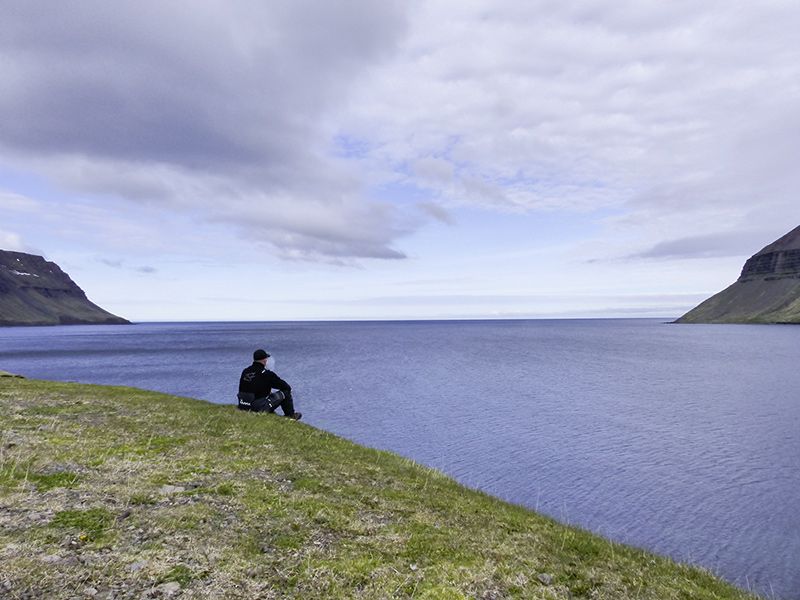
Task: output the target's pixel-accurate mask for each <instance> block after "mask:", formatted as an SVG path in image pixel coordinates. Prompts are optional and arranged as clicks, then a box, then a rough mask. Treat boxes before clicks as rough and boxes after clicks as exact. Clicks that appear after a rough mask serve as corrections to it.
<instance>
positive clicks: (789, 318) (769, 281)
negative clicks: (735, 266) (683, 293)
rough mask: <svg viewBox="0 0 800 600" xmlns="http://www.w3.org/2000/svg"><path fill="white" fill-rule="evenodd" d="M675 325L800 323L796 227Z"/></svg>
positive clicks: (799, 249)
mask: <svg viewBox="0 0 800 600" xmlns="http://www.w3.org/2000/svg"><path fill="white" fill-rule="evenodd" d="M677 322H678V323H800V227H796V228H795V229H793V230H792V231H790V232H789V233H787V234H786V235H785V236H783V237H781V238H780V239H778V240H776V241H775V242H773V243H772V244H770V245H769V246H767V247H765V248H764V249H762V250H761V251H760V252H758V253H756V254H754V255H753V256H752V257H750V259H748V261H747V262H746V263H745V265H744V268H743V269H742V274H741V276H740V277H739V279H738V280H737V281H736V282H735V283H734V284H733V285H731V286H730V287H728V288H726V289H724V290H723V291H721V292H720V293H718V294H716V295H714V296H712V297H711V298H709V299H708V300H706V301H705V302H703V303H701V304H700V305H699V306H697V307H696V308H694V309H692V310H691V311H689V312H688V313H686V314H685V315H683V316H682V317H681V318H680V319H678V321H677Z"/></svg>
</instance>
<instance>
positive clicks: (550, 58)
mask: <svg viewBox="0 0 800 600" xmlns="http://www.w3.org/2000/svg"><path fill="white" fill-rule="evenodd" d="M3 16H4V18H3V20H2V21H0V80H2V81H3V94H2V95H0V152H2V155H3V158H4V160H5V161H6V162H8V163H9V164H14V165H21V167H22V168H26V169H32V170H34V171H36V172H38V173H44V174H46V175H48V176H49V177H52V178H54V179H55V180H56V181H58V182H60V183H62V184H63V185H69V186H71V187H72V188H74V189H79V190H82V191H86V192H89V193H92V194H95V195H97V196H98V197H102V198H104V199H106V198H109V197H122V198H125V199H127V200H132V201H136V202H139V203H145V204H157V205H159V206H163V207H169V208H172V209H175V210H183V211H188V212H191V213H192V214H196V215H199V216H201V217H202V218H204V219H207V220H209V221H215V222H222V223H225V224H232V225H233V226H234V227H235V229H236V230H237V231H238V232H240V233H239V234H240V236H242V237H244V238H246V239H248V240H251V241H252V242H253V243H254V244H258V245H262V244H263V245H268V246H271V247H273V248H275V249H277V250H276V251H277V252H278V253H279V254H280V255H282V256H284V257H286V258H292V259H303V260H307V259H323V260H328V261H334V262H349V261H351V260H352V259H353V258H358V257H375V258H401V257H403V256H404V254H403V252H402V251H401V250H398V249H397V248H396V247H395V246H396V243H397V240H399V239H401V238H402V236H404V235H407V234H408V233H409V232H411V231H413V230H414V229H415V228H417V227H419V226H420V224H421V222H423V219H427V220H430V219H436V220H440V221H442V220H443V221H445V222H447V219H448V218H450V216H449V215H452V213H453V209H454V208H455V207H458V206H459V205H473V206H474V205H478V206H481V207H487V208H491V209H493V210H502V211H512V212H513V211H561V212H567V211H568V212H583V213H588V212H591V211H602V213H600V214H602V215H603V218H604V219H605V220H604V223H605V227H604V229H603V231H602V233H601V234H600V237H602V238H603V239H607V240H608V239H612V240H620V243H619V244H618V245H617V246H615V247H614V248H613V249H612V250H610V251H609V256H606V257H598V258H601V259H603V258H609V257H619V256H628V257H636V258H647V259H650V258H657V257H660V258H667V257H669V258H682V257H690V256H723V255H729V254H728V253H736V252H738V253H742V252H745V253H746V252H748V250H745V249H744V248H745V247H746V246H747V247H749V246H750V244H751V242H753V241H754V240H755V239H756V237H757V236H760V235H762V234H764V235H766V236H767V241H769V240H771V239H774V238H775V237H777V236H778V235H780V234H781V233H783V232H784V231H785V230H787V229H788V228H790V227H791V226H794V225H796V224H797V222H798V221H799V220H800V209H798V206H799V205H798V202H797V190H798V189H800V171H798V170H797V169H796V167H795V165H794V161H795V157H796V156H798V155H799V154H800V118H798V116H797V110H796V106H797V105H798V103H799V102H800V87H798V85H797V81H798V80H800V38H798V36H797V35H796V31H797V30H798V28H800V6H798V5H797V4H796V3H791V2H770V3H752V2H746V1H744V0H734V1H732V2H731V1H729V2H721V1H720V0H711V1H709V2H703V3H697V2H690V1H688V0H675V1H673V2H658V1H644V2H642V1H634V0H600V1H598V2H592V3H586V2H582V1H566V2H565V1H555V0H541V1H538V2H513V1H510V2H503V3H495V2H488V1H485V2H471V3H464V2H460V1H458V0H433V1H431V2H424V3H422V2H419V3H409V4H406V3H401V2H399V1H396V2H368V1H367V0H360V1H357V0H350V1H346V2H337V3H319V2H312V1H311V0H303V1H299V2H284V1H279V2H270V3H260V2H256V1H255V0H252V1H245V0H242V1H238V2H221V1H211V0H206V1H201V2H189V1H188V0H185V1H183V2H171V3H156V2H149V1H148V2H137V3H122V2H117V3H113V4H111V3H107V2H101V1H100V0H93V1H88V2H81V3H78V4H74V5H72V4H71V5H66V4H64V5H62V4H59V3H49V4H47V5H46V6H45V5H43V4H41V3H31V2H25V1H23V0H15V1H11V2H7V3H6V4H5V7H4V15H3ZM337 140H347V143H346V144H337ZM342 145H343V146H345V147H344V148H343V147H341V146H342ZM397 183H400V184H401V185H403V186H407V187H412V188H416V189H417V191H418V192H419V194H418V195H417V196H415V197H417V198H425V202H422V203H416V204H415V205H414V207H412V208H411V209H408V208H407V206H406V207H404V205H403V203H394V204H393V203H389V202H384V201H381V199H380V197H379V196H378V195H376V192H375V191H374V190H375V189H379V188H380V186H381V185H386V186H391V185H393V184H397ZM420 209H421V210H420ZM609 215H611V216H609ZM737 239H738V241H737ZM759 243H760V242H759ZM757 245H758V244H756V246H757ZM737 248H738V250H737Z"/></svg>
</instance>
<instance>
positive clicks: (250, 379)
mask: <svg viewBox="0 0 800 600" xmlns="http://www.w3.org/2000/svg"><path fill="white" fill-rule="evenodd" d="M273 389H276V390H280V391H282V392H283V393H284V394H286V395H287V396H288V397H291V394H292V387H291V386H290V385H289V384H288V383H286V382H285V381H284V380H283V379H281V378H280V377H278V376H277V375H276V374H275V373H273V372H272V371H270V370H269V369H267V368H266V367H265V366H264V365H262V364H261V363H260V362H254V363H253V364H252V365H250V366H249V367H247V368H246V369H245V370H244V371H242V376H241V377H240V378H239V391H240V392H249V393H251V394H254V395H255V397H256V398H266V397H267V396H269V394H270V392H271V391H272V390H273Z"/></svg>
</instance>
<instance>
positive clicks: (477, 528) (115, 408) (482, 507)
mask: <svg viewBox="0 0 800 600" xmlns="http://www.w3.org/2000/svg"><path fill="white" fill-rule="evenodd" d="M0 438H1V439H0V448H2V451H0V560H1V561H2V570H0V586H2V587H0V596H2V597H4V598H6V597H8V598H52V599H60V598H73V597H96V598H104V599H105V598H131V599H134V598H135V599H140V598H155V597H159V598H163V597H173V596H179V595H180V596H181V597H187V598H188V597H191V598H209V599H210V598H214V599H218V598H231V599H234V598H302V599H305V600H312V599H330V598H362V599H368V598H370V599H371V598H375V599H378V598H422V599H425V598H427V599H429V600H430V599H441V600H444V599H454V600H458V599H467V598H470V599H472V598H479V599H486V600H489V599H494V600H499V599H506V598H535V599H552V600H554V599H564V600H566V599H568V598H573V599H581V598H585V599H590V598H591V599H595V600H602V599H609V600H610V599H614V600H633V599H634V598H635V599H637V600H690V599H692V600H744V599H746V598H753V596H751V595H749V594H747V593H745V592H743V591H740V590H737V589H735V588H734V587H732V586H730V585H728V584H726V583H724V582H722V581H720V580H719V579H716V578H715V577H713V576H712V575H710V574H709V573H707V572H705V571H703V570H701V569H697V568H694V567H689V566H685V565H680V564H676V563H674V562H672V561H670V560H668V559H666V558H661V557H658V556H655V555H653V554H650V553H648V552H644V551H641V550H637V549H634V548H630V547H627V546H624V545H621V544H616V543H613V542H610V541H608V540H605V539H603V538H600V537H598V536H595V535H592V534H589V533H587V532H585V531H582V530H579V529H576V528H572V527H567V526H565V525H561V524H559V523H557V522H555V521H553V520H552V519H549V518H546V517H543V516H541V515H538V514H536V513H534V512H531V511H528V510H525V509H523V508H521V507H519V506H514V505H511V504H508V503H505V502H502V501H500V500H497V499H495V498H492V497H490V496H488V495H486V494H483V493H480V492H477V491H473V490H470V489H467V488H465V487H463V486H461V485H459V484H458V483H456V482H455V481H453V480H452V479H450V478H448V477H445V476H444V475H442V474H441V473H439V472H437V471H434V470H431V469H428V468H424V467H422V466H419V465H417V464H415V463H413V462H411V461H409V460H406V459H403V458H401V457H399V456H397V455H394V454H391V453H388V452H380V451H377V450H371V449H368V448H364V447H361V446H358V445H356V444H353V443H350V442H348V441H346V440H343V439H341V438H337V437H336V436H333V435H330V434H328V433H325V432H323V431H320V430H317V429H315V428H313V427H310V426H308V425H305V424H303V423H297V422H294V421H290V420H288V419H285V418H282V417H278V416H275V415H263V414H261V415H257V414H252V413H242V412H240V411H238V410H236V409H235V408H234V407H233V406H220V405H212V404H208V403H205V402H201V401H198V400H191V399H188V398H177V397H174V396H168V395H164V394H157V393H154V392H145V391H142V390H136V389H132V388H120V387H102V386H88V385H77V384H61V383H50V382H42V381H31V380H24V379H13V378H0ZM4 594H5V595H4Z"/></svg>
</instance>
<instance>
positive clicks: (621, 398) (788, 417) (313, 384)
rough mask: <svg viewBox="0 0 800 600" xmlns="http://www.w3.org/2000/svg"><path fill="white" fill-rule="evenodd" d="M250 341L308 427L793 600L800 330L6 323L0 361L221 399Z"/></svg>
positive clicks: (655, 325) (798, 542)
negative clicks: (291, 392)
mask: <svg viewBox="0 0 800 600" xmlns="http://www.w3.org/2000/svg"><path fill="white" fill-rule="evenodd" d="M262 346H263V347H265V348H267V349H268V350H269V351H271V352H273V353H274V355H275V357H276V361H277V365H276V371H277V372H278V373H279V374H280V375H281V376H282V377H284V378H285V379H287V380H288V381H289V382H290V383H291V384H292V386H293V387H294V389H295V392H296V393H295V397H296V405H297V408H298V410H301V411H303V413H304V420H305V421H307V422H309V423H311V424H313V425H315V426H317V427H321V428H324V429H326V430H329V431H332V432H334V433H337V434H340V435H343V436H345V437H347V438H350V439H352V440H355V441H358V442H361V443H364V444H367V445H370V446H374V447H379V448H385V449H389V450H393V451H396V452H399V453H400V454H403V455H405V456H408V457H411V458H413V459H415V460H418V461H420V462H422V463H425V464H427V465H430V466H433V467H436V468H439V469H441V470H442V471H444V472H446V473H448V474H450V475H452V476H454V477H455V478H457V479H458V480H460V481H462V482H463V483H466V484H467V485H470V486H472V487H476V488H480V489H482V490H485V491H487V492H489V493H491V494H494V495H496V496H499V497H501V498H504V499H507V500H510V501H513V502H516V503H519V504H523V505H525V506H529V507H531V508H535V509H537V510H539V511H541V512H544V513H547V514H549V515H551V516H554V517H556V518H557V519H559V520H561V521H564V522H568V523H572V524H576V525H580V526H583V527H586V528H589V529H591V530H593V531H596V532H598V533H601V534H602V535H605V536H607V537H610V538H612V539H614V540H617V541H622V542H626V543H630V544H634V545H637V546H642V547H646V548H648V549H651V550H654V551H656V552H659V553H661V554H667V555H670V556H672V557H674V558H676V559H678V560H682V561H689V562H692V563H695V564H700V565H703V566H705V567H707V568H709V569H711V570H712V571H714V572H715V573H717V574H719V575H721V576H722V577H725V578H726V579H728V580H729V581H732V582H733V583H735V584H737V585H739V586H741V587H745V588H749V589H754V590H757V591H759V592H761V593H763V594H764V595H765V596H773V595H774V596H775V597H778V598H785V599H787V600H799V599H800V510H798V507H799V506H800V401H799V400H798V398H800V393H799V391H800V327H790V326H747V325H666V324H664V323H663V322H661V321H656V320H645V319H641V320H640V319H637V320H559V321H467V322H465V321H444V322H442V321H439V322H431V321H426V322H364V323H160V324H139V325H135V326H70V327H52V328H38V327H37V328H0V368H1V369H5V370H8V371H12V372H17V373H20V374H23V375H26V376H29V377H36V378H43V379H56V380H64V381H80V382H92V383H104V384H124V385H135V386H139V387H143V388H147V389H153V390H159V391H164V392H169V393H173V394H178V395H183V396H192V397H197V398H203V399H206V400H210V401H212V402H220V403H232V402H234V396H235V392H236V382H237V378H238V374H239V372H240V371H241V369H242V368H243V367H244V366H246V365H247V364H248V363H249V358H250V356H251V352H252V350H253V349H255V348H256V347H262Z"/></svg>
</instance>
